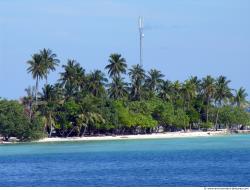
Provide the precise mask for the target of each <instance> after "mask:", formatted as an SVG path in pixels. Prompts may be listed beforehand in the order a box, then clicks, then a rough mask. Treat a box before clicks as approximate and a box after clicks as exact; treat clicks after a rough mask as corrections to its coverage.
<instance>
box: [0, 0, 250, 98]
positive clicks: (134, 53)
mask: <svg viewBox="0 0 250 190" xmlns="http://www.w3.org/2000/svg"><path fill="white" fill-rule="evenodd" d="M140 15H141V16H143V17H144V20H145V31H144V33H145V38H144V58H143V59H144V67H145V69H146V70H149V69H150V68H156V69H159V70H161V71H162V72H163V73H164V74H165V75H166V79H170V80H180V81H183V80H185V79H187V78H188V77H190V76H191V75H197V76H199V77H204V76H206V75H212V76H214V77H217V76H219V75H225V76H227V77H228V78H229V79H231V80H232V83H231V87H232V88H239V87H241V86H244V87H245V88H246V89H247V92H248V94H250V73H249V71H250V1H249V0H237V1H236V0H174V1H173V0H84V1H82V0H36V1H34V0H22V1H21V0H11V1H10V0H0V97H4V98H9V99H18V98H20V97H21V96H23V95H25V92H24V89H25V88H26V87H28V86H29V85H34V84H35V82H34V81H33V80H32V78H31V75H29V74H27V72H26V68H27V64H26V61H27V60H28V59H30V56H31V55H32V54H33V53H35V52H37V51H38V50H39V49H42V48H50V49H52V50H53V51H54V52H55V53H57V55H58V56H59V58H60V60H61V64H65V63H66V61H67V59H69V58H70V59H76V60H77V61H78V62H80V64H81V65H82V66H83V67H84V68H85V69H86V70H87V71H91V70H94V69H102V70H103V69H104V67H105V65H106V64H107V60H108V56H109V55H110V53H113V52H118V53H121V54H122V55H123V56H124V57H125V58H126V60H127V63H128V65H129V66H131V65H133V64H137V63H139V57H138V53H139V39H138V37H139V36H138V28H137V24H138V17H139V16H140ZM60 71H61V68H58V70H57V72H54V73H53V74H51V75H50V76H49V82H51V83H53V82H55V81H56V79H57V78H58V73H59V72H60ZM41 85H42V84H41Z"/></svg>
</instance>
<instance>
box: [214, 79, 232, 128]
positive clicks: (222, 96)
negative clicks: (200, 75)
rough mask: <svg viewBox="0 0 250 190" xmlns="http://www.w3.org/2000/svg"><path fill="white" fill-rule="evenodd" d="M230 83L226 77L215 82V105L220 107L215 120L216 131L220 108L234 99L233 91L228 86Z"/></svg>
mask: <svg viewBox="0 0 250 190" xmlns="http://www.w3.org/2000/svg"><path fill="white" fill-rule="evenodd" d="M230 82H231V81H230V80H227V78H226V77H225V76H219V78H218V79H217V80H216V82H215V103H216V104H217V106H218V108H217V113H216V120H215V128H216V131H217V129H218V126H217V123H218V118H219V110H220V109H219V108H220V107H221V106H222V104H223V103H225V102H227V101H228V100H229V98H231V97H232V93H231V89H230V88H229V86H228V85H229V83H230Z"/></svg>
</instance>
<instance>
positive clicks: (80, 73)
mask: <svg viewBox="0 0 250 190" xmlns="http://www.w3.org/2000/svg"><path fill="white" fill-rule="evenodd" d="M62 67H63V68H64V72H62V73H60V75H61V78H60V79H59V81H60V82H61V84H62V86H64V87H65V89H66V96H67V97H68V96H72V95H73V94H74V93H75V92H77V91H79V90H80V89H81V88H83V87H84V86H85V85H86V84H85V83H86V76H85V70H84V69H83V68H82V67H81V66H80V64H79V63H78V62H77V61H76V60H71V59H69V60H68V62H67V65H63V66H62Z"/></svg>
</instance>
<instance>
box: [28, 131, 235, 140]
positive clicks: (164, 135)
mask: <svg viewBox="0 0 250 190" xmlns="http://www.w3.org/2000/svg"><path fill="white" fill-rule="evenodd" d="M220 135H230V133H228V132H227V131H226V130H222V131H207V132H201V131H195V132H166V133H152V134H138V135H117V136H92V137H91V136H87V137H86V136H85V137H67V138H62V137H52V138H44V139H40V140H36V141H32V142H35V143H46V142H74V141H108V140H130V139H131V140H132V139H133V140H139V139H170V138H189V137H209V136H220Z"/></svg>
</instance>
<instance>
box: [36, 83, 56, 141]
mask: <svg viewBox="0 0 250 190" xmlns="http://www.w3.org/2000/svg"><path fill="white" fill-rule="evenodd" d="M56 97H57V95H56V91H55V88H54V87H53V86H52V85H45V86H44V88H43V89H42V93H41V97H40V99H39V100H40V103H39V104H40V105H39V107H38V110H39V111H40V112H41V115H42V116H43V121H44V130H45V129H47V131H48V134H49V137H51V135H52V132H53V129H54V127H55V117H56V113H57V112H56V107H57V105H58V100H57V99H56Z"/></svg>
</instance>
